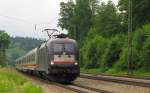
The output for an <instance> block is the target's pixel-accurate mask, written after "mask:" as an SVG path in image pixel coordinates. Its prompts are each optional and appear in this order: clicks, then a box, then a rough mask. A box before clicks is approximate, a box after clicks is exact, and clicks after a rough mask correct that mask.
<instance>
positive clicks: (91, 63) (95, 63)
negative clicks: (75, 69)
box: [80, 36, 108, 68]
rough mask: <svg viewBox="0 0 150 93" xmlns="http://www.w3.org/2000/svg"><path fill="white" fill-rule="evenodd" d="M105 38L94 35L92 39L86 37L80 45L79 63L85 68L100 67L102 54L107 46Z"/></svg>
mask: <svg viewBox="0 0 150 93" xmlns="http://www.w3.org/2000/svg"><path fill="white" fill-rule="evenodd" d="M107 42H108V41H107V40H106V39H104V38H103V37H101V36H95V37H94V38H93V39H87V40H86V43H85V44H84V46H83V47H82V49H81V50H80V51H81V55H82V60H81V64H82V65H83V66H84V67H86V68H96V67H100V64H101V62H102V55H103V54H104V52H105V49H106V48H107Z"/></svg>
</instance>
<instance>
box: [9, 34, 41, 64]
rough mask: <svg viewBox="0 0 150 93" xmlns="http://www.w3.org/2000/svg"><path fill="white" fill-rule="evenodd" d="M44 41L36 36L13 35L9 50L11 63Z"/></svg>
mask: <svg viewBox="0 0 150 93" xmlns="http://www.w3.org/2000/svg"><path fill="white" fill-rule="evenodd" d="M42 42H43V41H42V40H37V39H34V38H23V37H11V38H10V46H9V48H8V50H7V57H8V61H9V64H13V61H14V60H15V59H17V58H18V57H20V56H23V55H24V54H25V53H27V52H29V51H30V50H32V49H33V48H35V47H37V46H38V45H40V44H41V43H42Z"/></svg>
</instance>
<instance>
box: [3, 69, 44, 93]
mask: <svg viewBox="0 0 150 93" xmlns="http://www.w3.org/2000/svg"><path fill="white" fill-rule="evenodd" d="M0 93H42V89H41V88H40V87H39V86H37V85H34V84H32V83H31V82H30V81H28V80H26V79H25V78H24V77H22V76H21V75H19V74H18V73H17V72H16V71H15V70H12V69H7V68H0Z"/></svg>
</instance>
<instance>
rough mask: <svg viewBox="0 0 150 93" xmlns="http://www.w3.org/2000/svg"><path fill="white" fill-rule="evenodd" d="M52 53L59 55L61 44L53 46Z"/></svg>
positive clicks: (61, 49) (61, 50)
mask: <svg viewBox="0 0 150 93" xmlns="http://www.w3.org/2000/svg"><path fill="white" fill-rule="evenodd" d="M53 51H54V53H55V54H61V53H62V52H63V44H54V45H53Z"/></svg>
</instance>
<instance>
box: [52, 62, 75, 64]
mask: <svg viewBox="0 0 150 93" xmlns="http://www.w3.org/2000/svg"><path fill="white" fill-rule="evenodd" d="M53 63H54V64H74V63H75V62H74V61H54V62H53Z"/></svg>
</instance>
